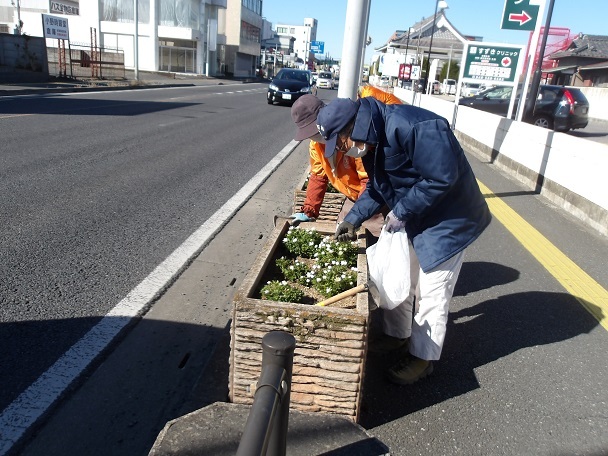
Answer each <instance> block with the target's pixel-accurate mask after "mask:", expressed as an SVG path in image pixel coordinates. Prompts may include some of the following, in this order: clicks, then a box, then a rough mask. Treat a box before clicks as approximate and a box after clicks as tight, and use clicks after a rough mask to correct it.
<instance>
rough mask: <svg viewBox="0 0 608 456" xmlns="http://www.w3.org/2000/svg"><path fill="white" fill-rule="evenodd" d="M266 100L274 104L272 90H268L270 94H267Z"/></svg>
mask: <svg viewBox="0 0 608 456" xmlns="http://www.w3.org/2000/svg"><path fill="white" fill-rule="evenodd" d="M266 101H268V104H269V105H271V104H272V95H271V94H270V92H268V95H267V96H266Z"/></svg>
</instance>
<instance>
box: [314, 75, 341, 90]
mask: <svg viewBox="0 0 608 456" xmlns="http://www.w3.org/2000/svg"><path fill="white" fill-rule="evenodd" d="M317 87H318V88H319V89H331V90H333V89H335V88H336V80H335V79H334V75H333V74H332V73H331V72H330V71H321V72H320V73H319V76H317Z"/></svg>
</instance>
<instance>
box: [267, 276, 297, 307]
mask: <svg viewBox="0 0 608 456" xmlns="http://www.w3.org/2000/svg"><path fill="white" fill-rule="evenodd" d="M261 294H262V299H267V300H270V301H280V302H299V301H301V300H302V298H304V292H303V291H302V290H299V289H297V288H295V287H293V286H291V285H289V283H287V282H286V281H284V280H283V281H281V282H279V281H278V280H271V281H269V282H268V283H267V284H266V285H264V287H262V290H261Z"/></svg>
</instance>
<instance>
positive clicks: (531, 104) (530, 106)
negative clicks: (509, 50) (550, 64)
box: [521, 0, 554, 115]
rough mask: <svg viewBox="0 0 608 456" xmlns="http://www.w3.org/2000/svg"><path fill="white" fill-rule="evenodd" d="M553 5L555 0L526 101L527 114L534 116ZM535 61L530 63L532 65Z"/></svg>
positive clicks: (523, 95) (547, 20) (549, 10)
mask: <svg viewBox="0 0 608 456" xmlns="http://www.w3.org/2000/svg"><path fill="white" fill-rule="evenodd" d="M553 3H554V0H549V9H548V10H547V19H546V20H545V29H544V30H543V38H542V41H541V44H540V51H539V53H538V63H537V64H536V70H535V72H534V77H533V78H532V84H531V85H530V95H529V96H528V98H527V99H526V110H525V112H524V115H525V114H528V113H530V114H534V108H535V107H536V97H537V96H538V88H539V87H540V77H541V74H542V72H543V68H542V67H543V57H544V56H545V47H546V45H547V36H548V35H549V29H550V28H551V16H552V15H553ZM532 61H533V60H531V61H530V63H532ZM525 96H526V94H525V93H522V95H521V97H522V98H523V97H525Z"/></svg>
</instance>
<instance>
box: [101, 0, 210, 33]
mask: <svg viewBox="0 0 608 456" xmlns="http://www.w3.org/2000/svg"><path fill="white" fill-rule="evenodd" d="M106 1H107V0H106ZM128 1H131V3H133V1H132V0H128ZM148 1H149V0H148ZM198 17H199V2H198V0H178V1H176V0H160V16H159V25H166V26H168V27H185V28H191V29H197V30H198V28H199V24H198Z"/></svg>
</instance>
